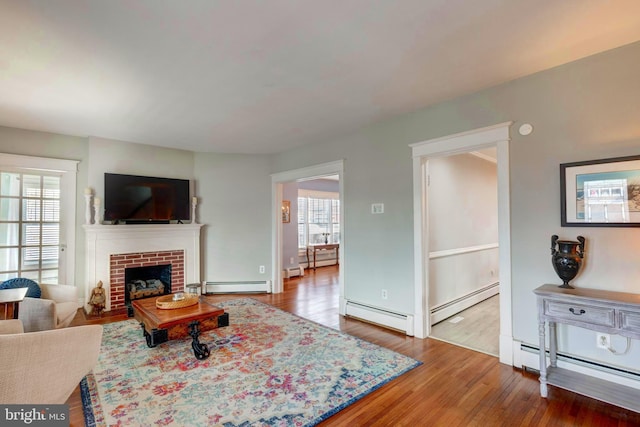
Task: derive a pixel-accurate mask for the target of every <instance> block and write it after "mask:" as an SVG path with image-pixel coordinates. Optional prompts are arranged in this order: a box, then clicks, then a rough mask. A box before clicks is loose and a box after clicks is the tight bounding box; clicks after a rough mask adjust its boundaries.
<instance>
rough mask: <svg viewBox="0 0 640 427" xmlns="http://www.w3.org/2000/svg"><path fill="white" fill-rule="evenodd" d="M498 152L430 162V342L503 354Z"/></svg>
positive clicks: (444, 157)
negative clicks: (501, 344)
mask: <svg viewBox="0 0 640 427" xmlns="http://www.w3.org/2000/svg"><path fill="white" fill-rule="evenodd" d="M496 163H497V160H496V148H495V147H491V148H487V149H483V150H479V151H472V152H469V153H462V154H454V155H450V156H441V157H432V158H429V163H428V168H429V176H428V187H429V191H428V203H427V207H428V221H429V230H430V233H429V235H428V236H426V237H425V238H428V239H429V248H430V250H429V254H428V258H429V316H430V321H431V325H432V327H431V337H433V338H436V339H439V340H442V341H446V342H449V343H452V344H455V345H458V346H462V347H465V348H470V349H472V350H476V351H480V352H483V353H486V354H490V355H492V356H496V357H497V356H498V354H499V335H500V309H499V296H498V293H499V283H498V273H499V260H498V254H499V245H498V211H497V209H498V201H497V195H498V191H497V187H498V183H497V165H496Z"/></svg>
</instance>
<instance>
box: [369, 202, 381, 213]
mask: <svg viewBox="0 0 640 427" xmlns="http://www.w3.org/2000/svg"><path fill="white" fill-rule="evenodd" d="M371 213H372V214H381V213H384V203H372V204H371Z"/></svg>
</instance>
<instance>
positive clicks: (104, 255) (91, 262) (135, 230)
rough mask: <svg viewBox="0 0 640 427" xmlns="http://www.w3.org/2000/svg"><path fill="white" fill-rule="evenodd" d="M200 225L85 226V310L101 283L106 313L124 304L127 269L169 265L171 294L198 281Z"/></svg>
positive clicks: (87, 308)
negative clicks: (94, 290)
mask: <svg viewBox="0 0 640 427" xmlns="http://www.w3.org/2000/svg"><path fill="white" fill-rule="evenodd" d="M201 227H202V224H144V225H125V224H120V225H101V224H99V225H84V226H83V228H84V230H85V283H84V302H85V307H84V308H85V311H86V312H87V313H88V312H90V309H91V307H90V306H89V305H88V302H89V296H90V295H91V290H92V289H93V288H94V287H95V286H96V283H98V281H102V283H103V287H104V289H105V290H106V292H107V304H106V307H105V311H110V310H113V309H118V308H122V307H124V305H125V301H124V300H125V298H124V292H125V283H124V282H125V280H124V279H125V277H124V269H125V268H126V267H139V266H151V265H160V264H171V282H172V285H171V286H172V292H179V291H183V290H184V287H185V284H188V283H202V281H201V279H200V230H201Z"/></svg>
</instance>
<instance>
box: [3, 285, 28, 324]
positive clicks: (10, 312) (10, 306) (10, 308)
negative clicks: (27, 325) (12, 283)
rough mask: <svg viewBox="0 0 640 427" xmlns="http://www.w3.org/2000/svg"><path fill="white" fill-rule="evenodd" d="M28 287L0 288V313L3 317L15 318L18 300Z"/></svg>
mask: <svg viewBox="0 0 640 427" xmlns="http://www.w3.org/2000/svg"><path fill="white" fill-rule="evenodd" d="M28 290H29V288H13V289H0V313H2V314H4V317H3V319H17V318H18V309H19V306H20V302H21V301H22V300H23V299H24V297H25V296H26V295H27V291H28Z"/></svg>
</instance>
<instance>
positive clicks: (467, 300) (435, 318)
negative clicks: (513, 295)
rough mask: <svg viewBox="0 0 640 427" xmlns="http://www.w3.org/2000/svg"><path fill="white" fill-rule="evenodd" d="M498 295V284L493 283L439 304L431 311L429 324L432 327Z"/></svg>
mask: <svg viewBox="0 0 640 427" xmlns="http://www.w3.org/2000/svg"><path fill="white" fill-rule="evenodd" d="M499 293H500V283H499V282H495V283H492V284H490V285H488V286H485V287H484V288H481V289H478V290H477V291H474V292H471V293H469V294H467V295H464V296H462V297H460V298H457V299H455V300H453V301H449V302H447V303H444V304H441V305H439V306H437V307H434V308H432V309H431V324H432V325H434V324H436V323H438V322H441V321H443V320H445V319H447V318H449V317H451V316H453V315H455V314H457V313H460V312H461V311H462V310H466V309H467V308H469V307H471V306H473V305H476V304H478V303H479V302H482V301H484V300H486V299H487V298H491V297H492V296H494V295H498V294H499Z"/></svg>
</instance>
